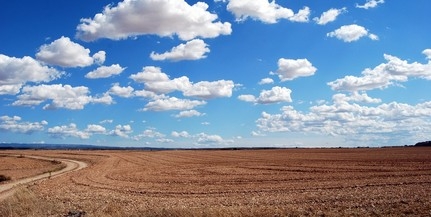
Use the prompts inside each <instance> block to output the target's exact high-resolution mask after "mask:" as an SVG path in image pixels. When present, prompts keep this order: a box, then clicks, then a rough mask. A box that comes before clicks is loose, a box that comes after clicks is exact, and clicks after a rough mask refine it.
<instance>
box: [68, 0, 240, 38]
mask: <svg viewBox="0 0 431 217" xmlns="http://www.w3.org/2000/svg"><path fill="white" fill-rule="evenodd" d="M207 9H208V5H207V4H206V3H204V2H197V3H196V4H194V5H189V4H188V3H187V2H186V1H184V0H135V1H132V0H125V1H122V2H119V3H118V5H116V6H111V5H108V6H106V7H105V8H104V10H103V12H102V13H98V14H96V15H95V16H94V17H93V18H92V19H91V18H86V19H81V24H79V25H78V27H77V34H76V35H77V37H78V38H80V39H82V40H84V41H93V40H96V39H99V38H109V39H114V40H119V39H124V38H128V37H133V36H139V35H145V34H156V35H159V36H173V35H178V37H179V38H180V39H182V40H191V39H193V38H196V37H202V38H215V37H217V36H219V35H229V34H231V32H232V29H231V24H230V23H228V22H225V23H222V22H220V21H217V19H218V17H217V15H216V14H212V13H210V12H208V11H207Z"/></svg>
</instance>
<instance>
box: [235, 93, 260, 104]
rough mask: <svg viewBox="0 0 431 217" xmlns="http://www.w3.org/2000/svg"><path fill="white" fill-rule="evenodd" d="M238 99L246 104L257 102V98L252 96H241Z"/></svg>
mask: <svg viewBox="0 0 431 217" xmlns="http://www.w3.org/2000/svg"><path fill="white" fill-rule="evenodd" d="M238 99H239V100H241V101H245V102H254V103H255V102H256V97H255V96H253V95H250V94H245V95H239V96H238Z"/></svg>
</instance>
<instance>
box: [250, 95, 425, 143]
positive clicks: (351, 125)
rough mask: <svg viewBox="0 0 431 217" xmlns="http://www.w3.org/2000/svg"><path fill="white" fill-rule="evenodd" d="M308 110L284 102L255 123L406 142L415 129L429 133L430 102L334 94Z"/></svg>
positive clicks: (278, 128) (263, 127)
mask: <svg viewBox="0 0 431 217" xmlns="http://www.w3.org/2000/svg"><path fill="white" fill-rule="evenodd" d="M358 101H360V102H361V103H367V102H370V103H373V104H377V105H376V106H370V105H367V104H365V105H361V104H357V103H356V102H358ZM309 110H310V112H308V113H305V112H302V111H298V110H295V109H294V108H293V107H292V106H284V107H283V108H282V109H281V113H279V114H269V113H267V112H262V114H261V117H260V118H259V119H258V120H257V121H256V123H257V126H258V128H259V130H261V131H263V132H300V133H316V134H324V135H333V136H345V137H346V138H359V137H364V138H366V137H368V138H373V136H379V137H380V138H381V139H383V140H391V139H394V138H396V139H397V140H398V139H400V140H399V141H407V142H411V141H415V140H416V138H415V136H416V134H415V131H417V132H419V131H420V132H421V133H424V132H427V133H428V134H429V133H431V125H430V124H429V121H430V118H429V117H430V115H431V102H424V103H419V104H416V105H409V104H404V103H398V102H391V103H382V104H380V100H379V99H374V98H371V97H369V96H367V95H364V94H362V95H351V96H346V95H337V96H334V97H333V104H329V105H327V104H324V105H317V106H312V107H311V108H310V109H309ZM412 129H416V130H412ZM399 141H397V142H399Z"/></svg>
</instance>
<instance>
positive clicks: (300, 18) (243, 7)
mask: <svg viewBox="0 0 431 217" xmlns="http://www.w3.org/2000/svg"><path fill="white" fill-rule="evenodd" d="M227 10H228V11H230V12H231V13H233V14H234V15H235V17H236V19H237V21H244V20H246V19H247V18H249V17H250V18H252V19H255V20H260V21H262V22H264V23H277V22H278V20H279V19H288V20H290V21H294V22H308V16H309V14H310V9H309V8H308V7H304V8H303V9H302V10H300V11H299V12H298V13H297V14H295V13H294V12H293V11H292V10H291V9H289V8H284V7H282V6H280V5H278V4H277V3H275V1H272V2H269V1H268V0H229V3H228V5H227Z"/></svg>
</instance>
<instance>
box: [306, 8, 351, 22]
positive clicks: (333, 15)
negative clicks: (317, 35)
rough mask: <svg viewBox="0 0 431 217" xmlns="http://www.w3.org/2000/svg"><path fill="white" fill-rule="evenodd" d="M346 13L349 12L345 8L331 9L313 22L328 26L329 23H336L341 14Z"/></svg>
mask: <svg viewBox="0 0 431 217" xmlns="http://www.w3.org/2000/svg"><path fill="white" fill-rule="evenodd" d="M345 12H347V9H346V8H345V7H344V8H341V9H336V8H331V9H329V10H328V11H325V12H323V13H322V15H320V17H315V18H314V19H313V20H314V21H315V22H316V23H317V24H319V25H326V24H327V23H330V22H333V21H335V20H336V19H337V17H338V16H339V15H340V14H342V13H345Z"/></svg>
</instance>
